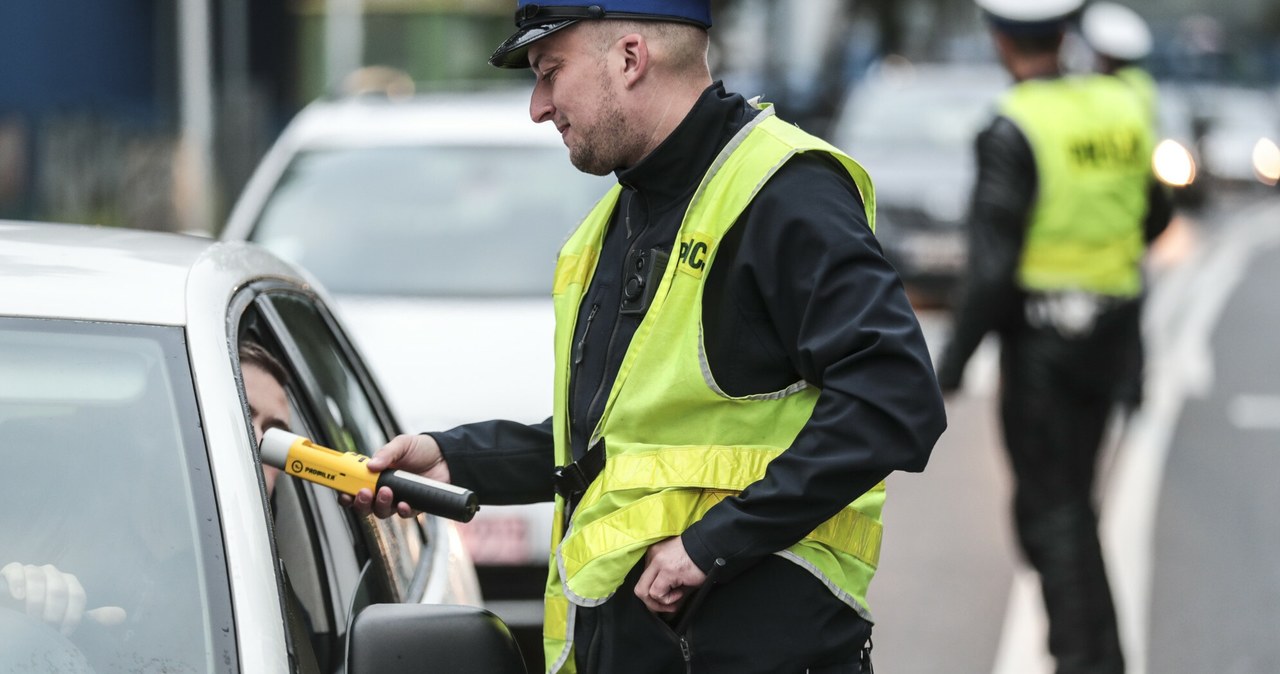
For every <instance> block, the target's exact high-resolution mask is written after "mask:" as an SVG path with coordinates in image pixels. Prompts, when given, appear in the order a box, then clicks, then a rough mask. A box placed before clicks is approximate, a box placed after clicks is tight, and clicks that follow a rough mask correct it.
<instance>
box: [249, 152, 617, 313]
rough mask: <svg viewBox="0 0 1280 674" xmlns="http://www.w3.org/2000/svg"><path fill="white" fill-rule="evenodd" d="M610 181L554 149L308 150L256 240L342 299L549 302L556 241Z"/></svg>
mask: <svg viewBox="0 0 1280 674" xmlns="http://www.w3.org/2000/svg"><path fill="white" fill-rule="evenodd" d="M612 183H613V178H612V177H611V176H610V177H605V178H601V177H597V176H590V175H587V174H584V173H581V172H579V171H578V170H577V169H575V168H574V167H573V166H572V165H571V164H570V163H569V159H568V157H567V156H566V152H565V149H564V148H563V147H557V146H546V147H524V148H521V147H509V146H505V147H498V146H493V147H482V146H447V147H446V146H431V147H426V146H423V147H377V148H362V149H341V150H323V151H311V152H306V153H303V154H299V155H298V156H297V157H296V158H295V159H294V161H293V163H292V164H291V165H290V166H289V167H288V169H287V170H286V171H285V174H284V176H283V178H282V179H281V181H280V183H279V184H278V185H277V186H276V189H275V192H274V194H273V195H272V196H271V199H270V200H269V201H268V203H267V205H266V208H265V209H264V210H263V213H262V216H261V217H260V218H259V220H258V223H257V226H256V228H255V230H254V233H253V239H254V240H255V241H257V242H258V243H260V244H262V245H263V246H265V247H266V248H268V249H270V250H271V251H273V252H275V253H276V254H277V255H280V256H281V257H283V258H285V259H287V260H290V261H292V262H295V263H298V264H300V265H302V266H303V267H306V268H307V269H309V270H310V271H311V272H312V273H314V274H315V275H316V276H317V277H318V278H319V279H320V282H321V283H323V284H324V285H325V286H326V287H327V288H328V289H329V290H332V291H334V292H338V293H364V294H387V295H434V296H446V297H447V296H463V295H465V296H491V297H504V296H513V295H534V296H548V297H549V296H550V294H551V282H552V274H553V272H554V268H555V257H556V253H557V251H558V250H559V247H560V245H561V244H562V243H563V242H564V240H565V238H567V236H568V235H569V233H570V232H571V231H572V230H573V228H574V227H576V226H577V225H578V223H579V222H581V221H582V218H583V217H585V216H586V214H587V212H588V211H590V210H591V207H592V205H594V204H595V202H596V200H598V199H599V198H600V197H601V196H602V195H603V194H604V192H605V191H606V190H607V189H608V187H609V186H610V185H611V184H612Z"/></svg>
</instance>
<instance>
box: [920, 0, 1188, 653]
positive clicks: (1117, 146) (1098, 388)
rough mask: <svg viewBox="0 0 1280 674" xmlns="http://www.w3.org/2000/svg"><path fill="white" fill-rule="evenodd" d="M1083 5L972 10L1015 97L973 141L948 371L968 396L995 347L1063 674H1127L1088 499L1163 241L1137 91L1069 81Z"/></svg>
mask: <svg viewBox="0 0 1280 674" xmlns="http://www.w3.org/2000/svg"><path fill="white" fill-rule="evenodd" d="M1080 4H1081V1H1080V0H1044V1H1038V2H1032V1H1030V0H978V5H979V6H980V7H981V8H982V10H983V11H984V14H985V16H986V17H987V19H988V20H989V24H990V26H991V28H992V35H993V38H994V40H995V45H996V48H997V51H998V52H999V55H1000V59H1001V62H1002V63H1003V65H1004V66H1005V68H1006V69H1007V70H1008V72H1009V73H1010V74H1011V75H1012V76H1013V78H1014V80H1015V84H1014V86H1013V87H1012V88H1011V89H1010V90H1009V91H1008V92H1007V93H1006V94H1005V95H1004V96H1003V98H1002V100H1001V102H1000V107H999V114H998V115H997V116H996V118H995V119H994V120H993V121H992V123H991V124H990V126H988V127H987V128H986V129H985V130H984V131H983V132H982V133H981V134H980V135H979V137H978V139H977V143H976V152H977V158H978V177H977V182H976V185H975V187H974V194H973V199H972V211H971V213H970V217H969V226H970V237H971V239H970V269H969V275H968V279H967V288H966V293H965V297H964V299H963V300H962V302H961V303H960V305H959V307H958V309H957V312H956V317H955V328H954V332H953V335H952V340H951V342H950V343H949V344H948V346H947V348H946V350H945V352H944V354H943V358H942V360H941V363H940V365H939V370H938V379H939V383H940V384H941V385H942V387H943V390H944V391H952V390H955V389H957V388H958V387H959V386H960V383H961V377H962V375H963V372H964V366H965V363H966V362H967V361H968V359H969V357H970V356H971V355H972V353H973V351H974V349H975V348H976V347H977V345H978V343H979V342H980V341H981V340H982V338H983V336H984V335H985V334H986V333H988V332H990V331H995V332H997V333H998V334H999V336H1000V341H1001V358H1000V367H1001V384H1002V386H1001V400H1000V412H1001V421H1002V429H1003V433H1004V438H1005V444H1006V448H1007V450H1008V455H1009V459H1010V465H1011V468H1012V470H1013V474H1014V478H1015V493H1014V508H1013V510H1014V520H1015V525H1016V530H1017V537H1018V541H1019V543H1020V545H1021V548H1022V550H1023V552H1024V553H1025V555H1026V558H1027V560H1028V561H1029V562H1030V563H1031V565H1032V566H1033V567H1035V569H1036V571H1038V572H1039V575H1040V579H1041V585H1042V591H1043V594H1044V600H1045V606H1046V608H1047V611H1048V615H1049V650H1050V652H1051V653H1052V654H1053V655H1054V657H1055V658H1056V660H1057V666H1058V671H1059V672H1060V673H1063V674H1066V673H1068V672H1092V673H1095V674H1098V673H1111V672H1120V671H1123V668H1124V665H1123V658H1122V656H1121V649H1120V643H1119V637H1118V634H1117V628H1116V619H1115V611H1114V608H1113V604H1112V600H1111V593H1110V589H1109V587H1108V584H1107V577H1106V571H1105V568H1104V565H1103V559H1102V552H1101V546H1100V544H1099V540H1098V535H1097V514H1096V511H1095V509H1094V506H1093V501H1092V493H1093V482H1094V474H1095V467H1096V460H1097V456H1098V450H1099V447H1100V445H1101V443H1102V438H1103V433H1104V428H1105V426H1106V423H1107V420H1108V417H1109V416H1110V414H1111V411H1112V409H1113V406H1114V404H1115V402H1116V399H1117V396H1119V395H1120V394H1121V393H1122V391H1121V390H1120V389H1121V386H1120V385H1121V384H1123V382H1124V380H1125V377H1123V376H1117V373H1121V374H1122V373H1124V372H1126V371H1128V370H1129V369H1130V368H1131V367H1132V363H1131V360H1132V349H1131V348H1129V347H1130V345H1131V344H1132V343H1133V341H1134V340H1136V339H1138V330H1139V309H1138V307H1139V302H1138V298H1139V296H1140V294H1141V290H1142V277H1141V273H1140V264H1141V260H1142V257H1143V254H1144V251H1145V247H1146V244H1148V243H1149V242H1150V241H1151V240H1152V239H1153V238H1154V237H1155V236H1156V235H1157V234H1158V233H1159V232H1160V231H1161V230H1162V229H1163V227H1164V226H1165V225H1166V224H1167V223H1168V218H1169V207H1168V204H1167V198H1166V197H1165V196H1164V193H1163V192H1162V191H1161V190H1160V189H1159V188H1158V187H1157V186H1156V183H1155V181H1154V179H1153V177H1152V176H1151V172H1150V168H1149V165H1150V156H1151V145H1152V136H1151V126H1150V123H1149V121H1148V120H1149V115H1148V113H1147V108H1146V106H1145V104H1144V103H1143V101H1142V100H1141V97H1140V96H1138V95H1136V94H1135V93H1134V91H1133V89H1132V88H1131V87H1129V86H1127V85H1126V84H1125V83H1123V82H1121V81H1120V80H1118V79H1117V78H1114V77H1108V76H1102V75H1080V76H1072V77H1064V76H1063V74H1062V72H1061V66H1060V65H1059V50H1060V48H1061V44H1062V38H1063V34H1064V31H1065V30H1066V28H1067V25H1068V22H1069V20H1070V19H1072V18H1073V16H1074V15H1075V14H1076V13H1077V12H1078V11H1079V9H1080Z"/></svg>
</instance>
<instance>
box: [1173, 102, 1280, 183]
mask: <svg viewBox="0 0 1280 674" xmlns="http://www.w3.org/2000/svg"><path fill="white" fill-rule="evenodd" d="M1194 95H1195V97H1196V112H1197V114H1198V115H1199V116H1200V118H1201V124H1203V126H1204V135H1203V136H1202V137H1201V138H1200V151H1201V154H1203V156H1204V169H1205V172H1206V173H1208V174H1209V175H1210V177H1212V178H1214V179H1216V180H1218V181H1222V182H1227V183H1238V184H1256V183H1258V182H1261V183H1263V184H1266V185H1275V184H1276V183H1277V181H1280V149H1277V144H1280V97H1277V96H1276V95H1275V94H1274V93H1272V92H1271V91H1268V90H1265V89H1260V88H1250V87H1244V86H1229V85H1201V86H1198V87H1196V88H1195V90H1194Z"/></svg>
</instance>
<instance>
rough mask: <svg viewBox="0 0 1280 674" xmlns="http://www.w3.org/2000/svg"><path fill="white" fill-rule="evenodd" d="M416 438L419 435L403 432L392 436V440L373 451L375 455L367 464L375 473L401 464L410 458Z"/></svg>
mask: <svg viewBox="0 0 1280 674" xmlns="http://www.w3.org/2000/svg"><path fill="white" fill-rule="evenodd" d="M416 438H417V436H414V435H403V434H402V435H397V436H396V437H394V438H391V441H390V442H388V443H387V444H385V445H383V446H382V448H381V449H379V450H378V451H376V452H374V453H373V457H372V458H370V459H369V462H368V463H367V464H365V465H366V466H367V467H368V468H369V470H371V471H373V472H375V473H377V472H380V471H384V470H386V469H388V468H391V467H394V466H399V465H400V464H401V463H402V462H405V461H406V460H408V458H409V455H410V454H411V453H412V451H413V449H414V442H415V440H416Z"/></svg>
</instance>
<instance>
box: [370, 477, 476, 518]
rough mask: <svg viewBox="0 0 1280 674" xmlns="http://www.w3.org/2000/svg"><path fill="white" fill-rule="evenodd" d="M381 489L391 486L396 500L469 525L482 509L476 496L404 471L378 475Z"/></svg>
mask: <svg viewBox="0 0 1280 674" xmlns="http://www.w3.org/2000/svg"><path fill="white" fill-rule="evenodd" d="M378 487H379V488H381V487H390V488H391V493H392V494H394V495H395V500H396V501H404V502H405V503H408V504H409V506H410V507H412V508H414V509H415V510H421V511H422V512H426V513H431V514H432V515H439V516H441V517H447V518H449V519H451V520H457V521H459V522H470V521H471V518H472V517H475V515H476V511H477V510H479V509H480V502H479V499H478V498H476V493H475V492H473V491H471V490H470V489H463V488H462V487H457V486H454V485H451V484H448V483H445V482H437V481H436V480H432V479H429V478H425V477H422V476H420V475H414V474H413V473H409V472H406V471H403V470H388V471H383V472H381V473H379V474H378Z"/></svg>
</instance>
